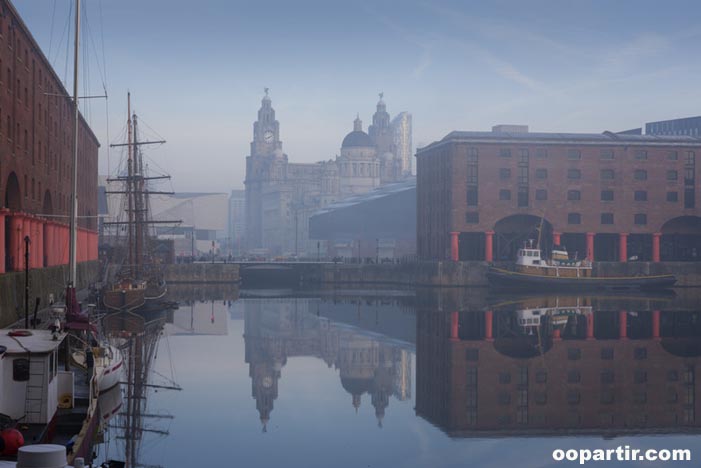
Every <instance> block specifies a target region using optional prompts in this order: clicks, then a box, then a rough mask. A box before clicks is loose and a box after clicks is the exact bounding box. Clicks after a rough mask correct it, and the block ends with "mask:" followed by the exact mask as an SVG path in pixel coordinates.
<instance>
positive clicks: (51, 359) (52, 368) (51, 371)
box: [49, 351, 56, 382]
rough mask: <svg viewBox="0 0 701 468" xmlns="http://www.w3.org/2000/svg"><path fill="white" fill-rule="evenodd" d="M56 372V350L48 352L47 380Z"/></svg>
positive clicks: (51, 378)
mask: <svg viewBox="0 0 701 468" xmlns="http://www.w3.org/2000/svg"><path fill="white" fill-rule="evenodd" d="M55 374H56V351H54V352H52V353H51V354H49V382H51V381H52V380H53V379H54V376H55Z"/></svg>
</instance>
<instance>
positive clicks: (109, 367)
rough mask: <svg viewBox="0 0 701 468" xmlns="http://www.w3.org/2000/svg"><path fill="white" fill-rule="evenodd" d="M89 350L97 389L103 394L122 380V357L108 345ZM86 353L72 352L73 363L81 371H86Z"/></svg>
mask: <svg viewBox="0 0 701 468" xmlns="http://www.w3.org/2000/svg"><path fill="white" fill-rule="evenodd" d="M90 349H91V350H92V353H93V359H94V364H93V365H94V367H95V378H96V380H97V388H98V390H99V392H100V393H104V392H106V391H108V390H110V389H111V388H112V387H114V386H116V385H118V384H119V382H120V381H121V380H122V375H123V373H124V357H123V356H122V353H121V352H119V350H118V349H117V348H115V347H114V346H112V345H108V344H105V345H103V346H96V347H93V348H90ZM86 351H87V349H83V350H74V351H73V353H72V355H71V357H72V358H73V361H74V362H75V363H76V364H77V365H78V366H80V367H82V368H83V369H87V363H86Z"/></svg>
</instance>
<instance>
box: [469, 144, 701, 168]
mask: <svg viewBox="0 0 701 468" xmlns="http://www.w3.org/2000/svg"><path fill="white" fill-rule="evenodd" d="M512 154H513V151H512V149H511V148H501V149H500V150H499V156H501V157H502V158H510V157H511V156H512ZM516 154H518V156H519V158H520V159H521V160H522V161H523V160H527V159H528V157H529V155H530V152H529V149H528V148H519V149H518V150H517V152H516ZM534 154H535V157H536V158H538V159H546V158H547V157H548V154H549V153H548V150H547V149H545V148H536V149H535V150H534ZM477 155H478V149H477V148H468V153H467V156H468V160H472V161H476V160H477ZM566 156H567V159H568V160H570V161H579V160H581V159H582V150H581V149H579V148H569V149H567V151H566ZM684 156H685V162H686V163H687V164H693V163H694V160H695V159H696V153H695V152H694V151H685V152H684ZM615 158H616V154H615V151H614V150H613V149H612V148H603V149H601V150H599V159H600V160H603V161H612V160H614V159H615ZM633 158H634V159H635V160H636V161H647V159H648V152H647V150H644V149H638V150H635V151H634V152H633ZM667 160H669V161H678V160H679V152H678V151H667Z"/></svg>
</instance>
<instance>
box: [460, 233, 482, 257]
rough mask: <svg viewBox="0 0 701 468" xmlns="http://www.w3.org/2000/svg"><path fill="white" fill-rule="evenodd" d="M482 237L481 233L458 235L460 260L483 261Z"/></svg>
mask: <svg viewBox="0 0 701 468" xmlns="http://www.w3.org/2000/svg"><path fill="white" fill-rule="evenodd" d="M484 237H485V234H484V233H483V232H462V233H460V237H459V251H460V252H459V253H460V260H484Z"/></svg>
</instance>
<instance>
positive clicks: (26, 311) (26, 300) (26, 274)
mask: <svg viewBox="0 0 701 468" xmlns="http://www.w3.org/2000/svg"><path fill="white" fill-rule="evenodd" d="M31 243H32V241H31V240H30V239H29V236H24V328H26V329H29V244H31Z"/></svg>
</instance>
